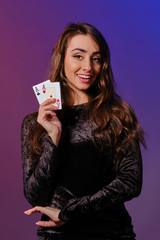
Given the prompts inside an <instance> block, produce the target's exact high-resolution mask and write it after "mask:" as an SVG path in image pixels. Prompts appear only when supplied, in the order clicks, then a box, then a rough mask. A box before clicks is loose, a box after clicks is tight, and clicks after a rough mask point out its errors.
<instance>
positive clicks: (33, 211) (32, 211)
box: [24, 206, 43, 215]
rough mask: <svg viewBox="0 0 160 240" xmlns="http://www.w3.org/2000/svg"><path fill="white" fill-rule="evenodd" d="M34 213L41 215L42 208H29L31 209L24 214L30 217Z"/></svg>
mask: <svg viewBox="0 0 160 240" xmlns="http://www.w3.org/2000/svg"><path fill="white" fill-rule="evenodd" d="M35 212H41V213H43V207H39V206H36V207H34V208H31V209H29V210H27V211H25V212H24V213H25V214H27V215H31V214H32V213H35Z"/></svg>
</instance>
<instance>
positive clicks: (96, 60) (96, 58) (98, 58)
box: [92, 57, 101, 63]
mask: <svg viewBox="0 0 160 240" xmlns="http://www.w3.org/2000/svg"><path fill="white" fill-rule="evenodd" d="M92 61H93V62H96V63H101V58H100V57H93V58H92Z"/></svg>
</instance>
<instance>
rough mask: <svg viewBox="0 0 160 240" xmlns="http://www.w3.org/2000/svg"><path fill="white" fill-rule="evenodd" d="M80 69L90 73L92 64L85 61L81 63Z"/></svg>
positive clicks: (87, 60)
mask: <svg viewBox="0 0 160 240" xmlns="http://www.w3.org/2000/svg"><path fill="white" fill-rule="evenodd" d="M82 69H83V70H85V71H88V72H89V71H91V70H92V62H91V60H90V59H85V60H84V61H83V63H82Z"/></svg>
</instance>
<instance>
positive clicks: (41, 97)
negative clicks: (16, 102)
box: [32, 80, 50, 104]
mask: <svg viewBox="0 0 160 240" xmlns="http://www.w3.org/2000/svg"><path fill="white" fill-rule="evenodd" d="M49 82H50V80H47V81H44V82H42V83H39V84H37V85H35V86H33V87H32V88H33V90H34V93H35V95H36V97H37V100H38V102H39V104H41V103H42V102H44V101H45V100H46V84H47V83H49Z"/></svg>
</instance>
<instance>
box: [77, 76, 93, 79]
mask: <svg viewBox="0 0 160 240" xmlns="http://www.w3.org/2000/svg"><path fill="white" fill-rule="evenodd" d="M78 77H81V78H87V79H88V78H91V76H86V75H78Z"/></svg>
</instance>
